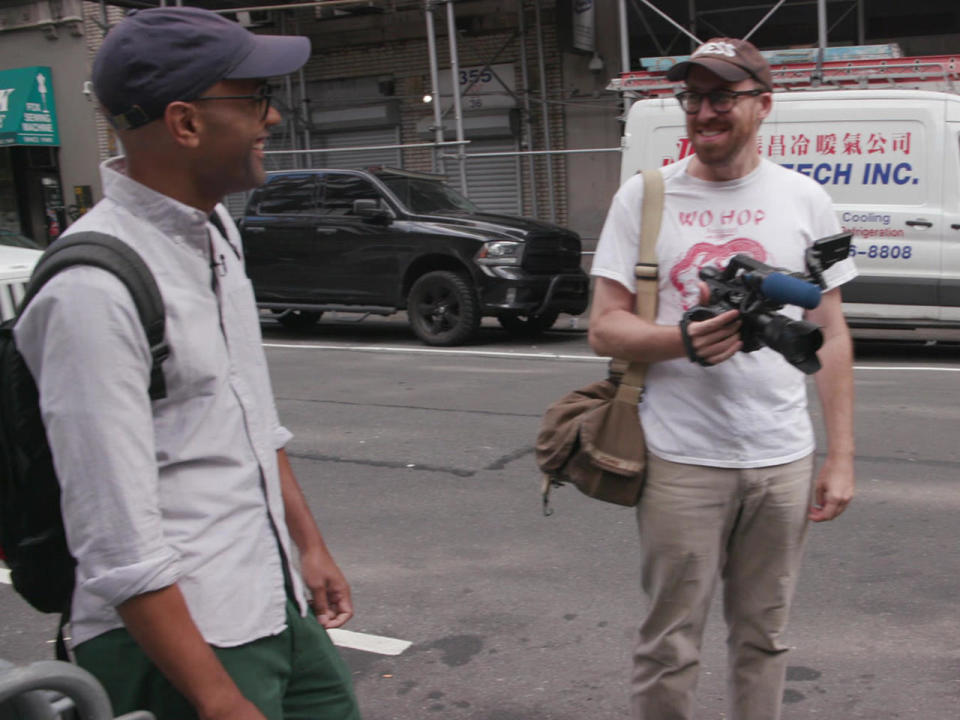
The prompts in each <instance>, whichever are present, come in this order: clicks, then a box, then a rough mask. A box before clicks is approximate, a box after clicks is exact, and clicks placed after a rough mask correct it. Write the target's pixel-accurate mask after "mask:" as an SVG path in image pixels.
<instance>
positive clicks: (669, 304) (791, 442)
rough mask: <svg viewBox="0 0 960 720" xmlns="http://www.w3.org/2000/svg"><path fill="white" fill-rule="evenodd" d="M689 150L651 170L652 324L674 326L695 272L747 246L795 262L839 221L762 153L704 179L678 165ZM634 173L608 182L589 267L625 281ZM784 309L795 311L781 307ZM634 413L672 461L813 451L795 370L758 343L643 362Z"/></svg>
mask: <svg viewBox="0 0 960 720" xmlns="http://www.w3.org/2000/svg"><path fill="white" fill-rule="evenodd" d="M688 163H689V158H688V159H686V160H682V161H680V162H678V163H674V164H673V165H668V166H667V167H664V168H662V172H663V176H664V185H665V197H664V210H663V218H662V221H661V228H660V237H659V238H658V240H657V245H656V248H657V260H658V262H659V266H660V268H659V303H658V309H657V323H658V324H660V325H676V324H678V323H679V322H680V320H681V318H682V316H683V313H684V312H685V311H686V310H688V309H690V308H691V307H693V306H695V305H697V304H699V287H698V283H699V279H698V275H697V273H698V272H699V270H700V268H702V267H704V266H707V265H717V266H719V267H723V266H726V264H727V262H728V261H729V260H730V258H732V257H733V256H734V255H737V254H739V253H744V254H747V255H749V256H751V257H753V258H754V259H756V260H759V261H761V262H764V263H766V264H768V265H771V266H773V267H780V268H785V269H787V270H789V271H804V270H805V265H804V258H803V255H804V251H805V250H806V248H807V247H808V246H810V245H811V244H812V243H813V242H814V241H815V240H817V239H819V238H821V237H825V236H828V235H833V234H835V233H838V232H839V231H840V228H839V224H838V223H837V219H836V215H835V214H834V211H833V207H832V206H831V202H830V197H829V196H828V195H827V193H826V192H825V191H824V190H823V188H821V187H820V185H818V184H817V183H816V182H815V181H813V180H811V179H810V178H807V177H805V176H803V175H800V174H799V173H796V172H793V171H791V170H786V169H784V168H781V167H780V166H779V165H776V164H775V163H772V162H770V161H769V160H761V162H760V165H759V166H758V167H757V168H756V169H754V170H753V171H752V172H751V173H750V174H748V175H746V176H745V177H742V178H738V179H736V180H731V181H725V182H709V181H705V180H700V179H698V178H695V177H693V176H691V175H689V174H688V173H687V172H686V169H687V165H688ZM642 199H643V178H642V176H640V175H637V176H636V177H633V178H631V179H630V180H628V181H627V182H626V183H624V184H623V186H622V187H621V188H620V190H619V191H618V192H617V194H616V195H615V196H614V198H613V203H612V205H611V207H610V211H609V213H608V215H607V219H606V223H605V224H604V227H603V231H602V232H601V234H600V240H599V243H598V245H597V252H596V255H595V257H594V261H593V268H592V270H591V274H593V275H595V276H597V277H605V278H609V279H611V280H615V281H617V282H619V283H620V284H621V285H623V286H624V287H625V288H627V289H628V290H630V292H631V293H632V292H635V291H636V281H635V280H634V266H635V265H636V262H637V255H638V248H639V237H640V215H641V207H642ZM830 275H831V279H832V283H831V287H836V286H837V285H840V284H842V283H844V282H846V281H848V280H850V279H851V278H853V277H854V276H855V275H856V270H855V268H854V267H853V261H852V260H850V259H847V260H844V261H843V262H841V263H838V264H837V265H835V266H834V268H833V269H832V272H831V274H830ZM780 312H781V313H783V314H785V315H787V316H789V317H792V318H796V319H800V318H801V317H802V313H803V310H802V309H801V308H799V307H796V306H791V305H787V306H785V307H784V308H783V309H782V310H781V311H780ZM646 385H647V387H646V393H645V399H644V401H643V402H642V403H641V405H640V418H641V421H642V423H643V428H644V434H645V436H646V441H647V445H648V448H649V450H650V451H651V452H652V453H654V454H655V455H657V456H658V457H661V458H664V459H666V460H670V461H673V462H680V463H689V464H693V465H710V466H713V467H728V468H750V467H766V466H770V465H779V464H782V463H787V462H791V461H793V460H797V459H799V458H802V457H804V456H806V455H808V454H809V453H811V452H812V451H813V447H814V437H813V428H812V426H811V423H810V417H809V414H808V413H807V394H806V383H805V378H804V375H803V373H802V372H801V371H800V370H797V369H796V368H794V367H793V366H792V365H790V364H789V363H788V362H787V361H786V360H785V359H784V358H783V357H782V356H781V355H780V354H779V353H777V352H775V351H774V350H771V349H769V348H766V347H765V348H762V349H760V350H757V351H755V352H751V353H744V352H740V353H737V354H736V355H735V356H734V357H732V358H730V359H729V360H727V361H726V362H723V363H720V364H719V365H717V366H714V367H703V366H701V365H698V364H696V363H692V362H690V360H688V359H687V358H686V357H684V358H679V359H675V360H669V361H665V362H660V363H654V364H653V365H651V366H650V369H649V371H648V374H647V381H646Z"/></svg>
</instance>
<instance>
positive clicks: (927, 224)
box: [907, 220, 933, 227]
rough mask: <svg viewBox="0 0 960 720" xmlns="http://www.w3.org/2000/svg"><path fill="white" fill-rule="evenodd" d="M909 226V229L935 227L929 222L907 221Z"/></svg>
mask: <svg viewBox="0 0 960 720" xmlns="http://www.w3.org/2000/svg"><path fill="white" fill-rule="evenodd" d="M907 225H908V226H909V227H933V223H932V222H930V221H929V220H907Z"/></svg>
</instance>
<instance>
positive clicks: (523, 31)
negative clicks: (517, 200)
mask: <svg viewBox="0 0 960 720" xmlns="http://www.w3.org/2000/svg"><path fill="white" fill-rule="evenodd" d="M518 5H519V6H520V9H519V11H518V15H517V17H518V18H519V23H520V81H521V82H522V83H523V127H524V130H525V131H526V133H527V147H528V148H532V147H533V123H531V122H530V71H529V68H528V67H527V20H526V13H525V12H524V7H523V0H520V2H519V3H518ZM527 172H528V173H529V175H530V200H531V208H532V210H533V216H534V217H539V216H540V200H539V199H538V197H537V165H536V162H535V161H534V159H533V156H532V155H531V156H529V157H528V158H527Z"/></svg>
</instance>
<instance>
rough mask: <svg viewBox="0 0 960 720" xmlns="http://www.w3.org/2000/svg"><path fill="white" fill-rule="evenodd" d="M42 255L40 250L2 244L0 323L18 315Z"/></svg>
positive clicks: (0, 253) (0, 249) (0, 257)
mask: <svg viewBox="0 0 960 720" xmlns="http://www.w3.org/2000/svg"><path fill="white" fill-rule="evenodd" d="M41 255H43V253H42V252H41V251H40V250H31V249H29V248H23V247H10V246H9V245H2V244H0V321H3V320H9V319H10V318H12V317H13V316H14V315H16V313H17V305H18V304H19V303H20V301H21V300H22V299H23V293H24V290H25V289H26V286H27V282H28V281H29V280H30V274H31V273H32V272H33V266H34V265H36V264H37V261H38V260H40V256H41Z"/></svg>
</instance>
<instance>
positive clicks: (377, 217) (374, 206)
mask: <svg viewBox="0 0 960 720" xmlns="http://www.w3.org/2000/svg"><path fill="white" fill-rule="evenodd" d="M353 214H354V215H356V216H357V217H361V218H363V219H364V220H370V221H371V222H381V223H383V224H384V225H387V224H389V223H390V211H389V210H387V209H386V208H384V207H383V206H382V205H381V204H380V201H379V200H366V199H364V200H354V201H353Z"/></svg>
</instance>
